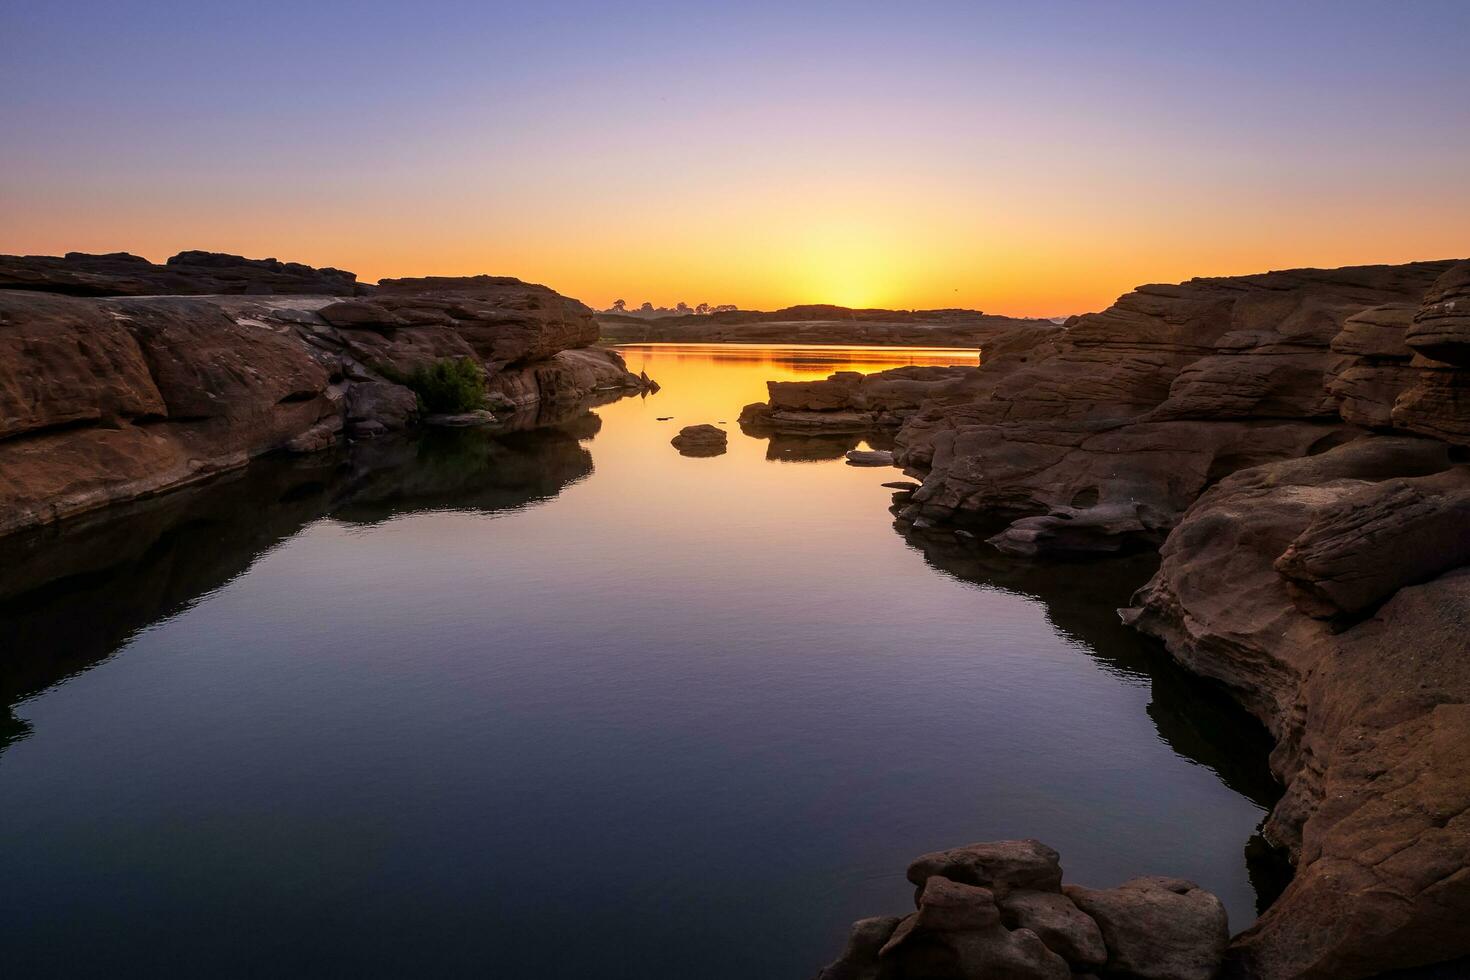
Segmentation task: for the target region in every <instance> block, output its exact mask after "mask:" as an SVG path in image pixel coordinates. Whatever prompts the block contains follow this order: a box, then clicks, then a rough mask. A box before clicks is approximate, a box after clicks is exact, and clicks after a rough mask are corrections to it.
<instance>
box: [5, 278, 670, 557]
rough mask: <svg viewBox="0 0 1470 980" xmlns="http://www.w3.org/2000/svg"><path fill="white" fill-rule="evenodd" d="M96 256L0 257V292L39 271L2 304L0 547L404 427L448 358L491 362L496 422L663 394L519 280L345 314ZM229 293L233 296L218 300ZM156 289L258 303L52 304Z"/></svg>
mask: <svg viewBox="0 0 1470 980" xmlns="http://www.w3.org/2000/svg"><path fill="white" fill-rule="evenodd" d="M94 258H95V257H87V256H81V257H77V256H69V257H67V258H64V259H46V260H41V259H36V260H34V261H32V260H30V259H27V260H26V261H25V262H22V263H19V265H16V264H15V263H12V265H11V266H7V265H6V264H5V262H6V261H7V260H6V259H5V258H4V257H0V283H4V282H6V281H7V280H6V279H5V274H6V273H5V270H6V269H11V271H12V272H15V269H17V268H18V269H21V270H22V271H24V270H32V271H34V270H36V269H39V270H40V271H39V272H35V274H34V275H31V273H30V272H27V273H26V275H28V276H30V278H27V279H26V280H25V283H24V284H25V285H26V287H27V288H26V289H25V290H24V291H22V290H9V291H7V290H4V289H0V534H5V533H9V532H12V531H16V530H19V529H23V528H26V527H31V526H34V525H37V524H45V523H48V522H51V521H55V520H59V519H62V518H66V517H69V516H72V515H75V514H80V513H83V512H86V511H88V510H92V509H94V508H97V507H101V506H104V505H107V504H112V503H117V502H120V501H126V500H132V499H135V498H137V497H140V496H145V495H149V494H154V493H159V492H162V491H165V490H170V489H174V488H177V487H181V486H185V485H188V484H190V483H193V482H197V481H199V480H202V479H205V478H208V477H211V476H213V475H215V474H217V473H220V472H222V471H225V470H229V469H233V468H235V467H239V466H242V465H244V464H245V463H246V462H248V461H249V460H251V459H253V458H255V457H258V456H261V455H263V454H266V453H270V452H274V451H282V450H283V451H288V452H295V453H304V452H315V451H319V450H322V449H326V448H329V447H331V446H333V445H335V444H337V442H338V441H339V439H340V437H341V436H342V435H343V434H344V433H345V434H346V435H347V436H348V437H349V438H352V439H365V438H374V437H378V436H383V435H386V434H389V433H392V432H396V431H402V430H404V429H407V428H410V427H412V426H414V425H416V424H417V423H418V421H419V410H418V408H419V406H418V404H417V399H416V397H415V395H414V393H413V392H412V391H410V390H409V389H408V388H406V387H404V386H402V385H401V384H399V383H398V382H400V381H402V380H404V376H406V375H408V374H411V373H412V372H413V371H414V370H415V369H416V368H420V367H424V366H427V365H429V364H431V363H434V362H436V361H440V360H443V359H446V358H450V359H458V358H467V359H469V360H471V361H473V362H475V363H476V364H478V365H480V367H481V368H482V369H483V371H484V372H485V375H486V394H487V397H488V400H489V401H490V403H491V405H492V407H493V408H494V409H495V410H496V411H497V412H498V413H499V414H500V415H501V416H503V417H505V418H506V419H507V420H510V421H512V423H513V424H514V425H517V426H519V425H521V424H523V420H524V418H526V417H532V418H534V417H536V416H537V415H539V414H542V413H543V411H547V410H548V409H549V407H551V406H555V407H556V410H560V409H563V408H567V407H575V406H577V405H579V404H581V403H582V402H584V401H585V400H586V399H588V398H589V397H591V396H593V395H594V394H601V393H607V392H618V393H626V392H629V391H649V390H653V389H654V388H655V386H654V385H653V383H652V382H651V381H649V379H647V378H646V377H639V376H635V375H633V374H631V373H629V372H628V370H627V367H626V365H625V364H624V363H623V361H622V358H621V357H620V356H619V355H618V354H617V353H616V352H613V351H608V350H601V349H594V348H588V347H587V345H588V344H590V343H591V342H592V341H594V340H596V337H597V334H596V323H595V322H594V321H593V319H592V317H591V313H590V311H589V310H587V308H586V307H584V306H582V304H580V303H578V302H576V301H575V300H571V299H567V298H566V297H564V296H560V295H558V294H557V293H555V292H553V291H552V290H550V289H547V288H546V287H544V286H536V285H530V284H526V283H522V282H520V281H519V280H516V279H505V278H494V277H489V276H477V277H472V278H466V279H415V280H391V281H389V282H388V283H387V284H385V286H384V287H383V289H382V290H381V291H380V295H379V296H377V297H375V298H372V299H369V298H365V297H358V298H353V299H349V300H342V299H340V298H339V297H340V296H341V295H342V294H343V290H341V289H336V290H335V292H334V293H333V294H332V295H320V293H322V292H324V291H326V290H327V287H333V288H335V287H334V286H333V284H334V283H335V284H340V283H341V282H346V283H348V284H349V285H350V284H351V276H350V274H345V273H343V274H338V273H335V272H334V271H333V270H325V271H319V270H313V269H309V268H308V267H306V266H296V265H294V264H288V263H279V262H275V260H261V261H259V262H256V261H247V260H243V259H238V257H235V256H216V255H210V254H207V253H184V254H183V255H180V256H175V258H174V259H171V260H170V262H169V265H168V267H167V275H164V274H163V273H161V272H159V270H160V269H162V268H164V267H157V266H152V265H151V264H149V263H147V262H145V261H143V260H141V259H137V258H136V257H134V256H106V257H102V259H98V260H97V261H93V259H94ZM242 263H243V265H242ZM12 267H13V268H12ZM118 269H121V270H122V271H123V272H127V273H129V274H134V273H136V276H137V277H139V278H137V279H136V281H134V280H128V281H126V282H123V281H122V280H120V279H118V278H117V276H120V275H121V274H122V273H121V272H116V270H118ZM241 269H243V270H245V271H244V272H241V271H240V270H241ZM47 270H50V271H49V272H48V271H47ZM57 270H61V271H57ZM68 270H69V271H68ZM86 270H91V271H86ZM98 270H101V271H98ZM108 270H112V271H108ZM200 270H202V271H200ZM62 272H66V276H63V275H62V274H61V273H62ZM104 272H106V273H107V275H113V276H114V277H113V278H112V279H108V278H107V276H104V275H103V273H104ZM53 273H54V274H53ZM84 273H85V275H86V276H91V277H92V278H90V279H86V281H85V282H83V283H81V285H79V284H78V283H79V282H80V280H76V278H75V277H76V276H81V275H83V274H84ZM114 273H116V275H114ZM237 273H238V274H239V275H240V276H244V277H245V278H243V279H233V278H231V277H234V276H236V274H237ZM15 275H20V272H15ZM67 276H71V277H72V278H67ZM342 276H345V277H346V278H345V279H342V278H340V277H342ZM99 277H100V278H99ZM150 277H151V278H150ZM191 277H192V278H191ZM251 277H254V278H251ZM323 277H325V278H323ZM225 281H228V283H235V284H236V285H238V286H240V288H235V289H229V290H224V289H217V288H216V287H219V286H220V284H221V282H225ZM228 283H227V284H228ZM84 286H85V288H83V287H84ZM266 286H270V288H266ZM277 286H279V287H281V288H279V289H278V288H276V287H277ZM288 286H289V287H290V288H286V287H288ZM317 286H320V287H321V288H318V289H316V292H317V293H318V295H277V296H270V295H265V294H267V293H271V292H277V293H300V292H308V291H310V290H309V289H308V287H313V288H314V287H317ZM247 287H248V288H247ZM257 287H258V288H257ZM297 287H300V288H297ZM164 289H175V290H178V291H184V292H199V291H209V290H214V291H223V292H234V293H236V294H248V295H226V296H210V297H208V298H180V297H170V296H149V297H146V298H128V297H126V296H124V297H118V298H106V299H82V298H76V297H75V296H65V295H56V293H57V292H62V293H66V292H70V293H88V292H112V293H130V292H137V291H161V290H164ZM48 291H49V292H50V294H49V295H48ZM351 292H353V290H352V289H347V290H346V293H348V294H350V293H351ZM552 414H554V411H553V412H552Z"/></svg>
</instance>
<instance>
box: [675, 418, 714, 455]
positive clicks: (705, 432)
mask: <svg viewBox="0 0 1470 980" xmlns="http://www.w3.org/2000/svg"><path fill="white" fill-rule="evenodd" d="M728 439H729V436H728V435H727V434H726V433H725V430H724V429H718V428H715V427H714V426H713V425H686V426H684V428H682V429H680V430H679V434H678V435H676V436H674V438H673V439H672V440H670V442H671V443H672V445H673V447H674V448H675V449H677V450H679V455H681V456H723V455H724V454H725V444H726V441H727V440H728Z"/></svg>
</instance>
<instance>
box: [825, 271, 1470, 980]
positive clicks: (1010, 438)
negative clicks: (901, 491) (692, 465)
mask: <svg viewBox="0 0 1470 980" xmlns="http://www.w3.org/2000/svg"><path fill="white" fill-rule="evenodd" d="M1467 287H1470V262H1429V263H1415V264H1412V265H1407V266H1397V267H1386V266H1373V267H1362V268H1351V269H1338V270H1296V271H1291V272H1278V273H1269V274H1266V275H1261V276H1247V277H1240V278H1233V279H1205V280H1193V281H1191V282H1188V283H1184V284H1182V285H1179V286H1147V287H1143V288H1141V289H1139V290H1136V291H1135V292H1133V293H1130V294H1129V295H1127V296H1125V297H1123V298H1122V299H1120V300H1119V301H1118V302H1117V303H1116V304H1115V305H1114V306H1113V307H1111V308H1109V309H1108V310H1106V311H1104V312H1102V313H1099V314H1093V315H1089V316H1084V317H1079V318H1075V319H1074V320H1073V321H1070V322H1069V324H1068V326H1067V330H1066V332H1065V333H1064V334H1063V335H1062V336H1061V337H1060V338H1058V339H1056V340H1053V341H1048V342H1047V343H1045V344H1041V345H1036V346H1034V347H1033V348H1031V349H1030V352H1029V354H1028V355H1027V361H1026V363H1024V364H1022V363H1019V362H1018V361H1017V360H1009V361H1008V359H1007V356H1006V355H1004V354H1002V355H1001V356H999V357H992V356H987V358H986V363H985V365H984V366H983V367H982V368H981V369H980V370H979V372H977V373H978V374H979V375H980V376H981V377H982V378H983V379H985V380H981V381H978V382H974V383H973V384H972V385H971V386H969V387H968V388H967V390H966V391H965V392H963V393H957V394H956V395H955V396H954V397H940V398H934V399H930V400H928V401H926V402H925V403H924V404H923V405H922V406H921V407H920V408H919V409H918V410H917V411H916V412H914V413H913V414H912V415H911V416H910V417H909V418H908V419H907V420H906V421H905V422H904V424H903V426H902V428H901V429H900V430H899V432H898V435H897V437H896V444H897V447H898V455H899V459H900V461H901V463H903V464H904V465H905V466H906V467H907V468H908V470H909V472H910V473H911V474H913V475H916V476H922V477H923V479H924V483H923V486H922V487H920V488H919V489H918V490H916V491H914V492H913V493H912V494H911V495H906V496H905V497H903V498H902V499H903V501H904V507H903V509H902V511H901V517H902V527H904V528H910V527H915V526H918V527H925V526H930V525H933V524H936V523H943V522H946V521H956V522H964V523H969V524H971V525H974V526H980V527H985V528H986V533H992V532H993V536H992V537H991V538H990V542H991V543H992V544H994V545H995V546H996V547H998V548H999V549H1000V550H1001V551H1003V552H1006V553H1010V554H1014V555H1038V554H1056V553H1070V552H1089V551H1091V552H1096V551H1111V550H1124V549H1127V548H1133V547H1136V548H1144V549H1148V548H1153V547H1158V548H1160V550H1161V555H1162V564H1161V565H1160V567H1159V569H1158V572H1157V574H1155V575H1154V577H1153V579H1152V580H1151V581H1150V582H1149V583H1148V584H1147V585H1146V586H1145V587H1144V588H1143V589H1141V590H1140V591H1139V592H1138V594H1137V595H1136V596H1135V597H1134V600H1133V603H1132V607H1131V608H1129V609H1127V610H1124V617H1125V621H1126V622H1128V623H1130V624H1132V625H1134V626H1136V627H1138V628H1139V629H1141V630H1143V631H1144V632H1146V633H1149V634H1151V635H1153V636H1156V637H1158V638H1159V639H1160V640H1162V641H1163V643H1164V644H1165V645H1166V647H1167V649H1168V651H1169V653H1170V654H1171V655H1172V656H1173V657H1175V658H1176V659H1177V660H1178V661H1179V662H1180V663H1181V664H1183V665H1184V666H1185V667H1187V668H1188V669H1189V670H1191V671H1193V672H1195V673H1197V674H1200V675H1203V676H1205V677H1209V678H1213V679H1215V680H1217V681H1220V682H1221V683H1223V684H1224V685H1225V687H1226V689H1227V690H1229V691H1230V692H1231V693H1232V694H1233V696H1234V697H1235V698H1237V699H1238V700H1239V701H1240V703H1241V704H1243V705H1244V706H1245V707H1246V708H1247V709H1248V710H1250V711H1251V712H1252V713H1254V714H1255V715H1256V716H1257V717H1259V718H1260V719H1261V720H1262V721H1263V722H1264V723H1265V724H1266V725H1267V727H1268V728H1269V729H1270V731H1271V733H1272V735H1273V736H1274V737H1275V738H1276V740H1277V747H1276V749H1275V751H1274V752H1273V754H1272V759H1271V766H1272V770H1273V772H1274V773H1275V775H1276V776H1277V778H1278V779H1280V780H1281V781H1282V782H1283V783H1284V784H1285V785H1286V792H1285V794H1284V795H1283V796H1282V797H1281V799H1280V801H1279V802H1278V803H1277V804H1276V805H1275V807H1274V809H1273V810H1272V813H1271V816H1270V819H1269V820H1268V822H1267V824H1266V826H1265V828H1264V831H1263V833H1264V835H1265V836H1266V838H1267V839H1268V840H1269V841H1270V842H1271V843H1272V844H1274V845H1277V846H1280V847H1283V848H1285V849H1287V850H1288V851H1289V853H1290V854H1291V855H1292V857H1293V858H1294V860H1295V863H1296V865H1297V871H1296V874H1295V877H1294V878H1293V880H1292V881H1291V883H1290V885H1289V886H1288V887H1287V888H1286V889H1285V891H1284V892H1283V893H1282V894H1281V897H1280V898H1279V900H1277V901H1276V902H1275V903H1274V904H1273V905H1271V907H1270V908H1269V909H1267V910H1266V912H1265V914H1264V915H1263V916H1262V917H1261V919H1260V920H1259V921H1258V922H1257V923H1256V924H1255V925H1254V926H1253V927H1252V928H1251V929H1249V930H1247V931H1246V932H1244V933H1242V934H1241V935H1240V936H1237V937H1236V938H1235V939H1234V940H1233V942H1232V944H1231V947H1230V952H1229V955H1228V962H1229V968H1230V970H1231V971H1232V975H1238V976H1243V977H1264V978H1273V980H1274V978H1303V980H1305V978H1312V980H1327V978H1348V980H1350V978H1359V977H1370V976H1375V975H1377V974H1380V973H1386V972H1387V971H1397V970H1408V971H1413V970H1414V969H1415V968H1418V967H1421V966H1426V965H1429V964H1435V963H1440V962H1445V961H1451V960H1454V961H1455V962H1457V963H1462V964H1463V963H1464V962H1466V961H1465V960H1462V959H1459V958H1461V957H1465V956H1467V954H1470V929H1466V928H1465V923H1466V922H1470V816H1467V814H1470V753H1467V752H1466V751H1465V746H1466V745H1470V728H1467V727H1466V726H1467V720H1470V714H1467V709H1466V705H1467V704H1470V657H1467V656H1466V651H1467V649H1470V646H1467V640H1466V637H1467V636H1470V567H1467V563H1470V510H1467V507H1470V453H1467V447H1470V395H1467V392H1470V358H1467V355H1466V353H1465V352H1466V350H1467V348H1466V346H1465V337H1464V330H1463V327H1464V323H1465V318H1464V314H1465V311H1466V302H1467V293H1466V291H1467ZM834 380H836V379H834ZM1451 746H1455V747H1456V748H1453V749H1452V748H1451ZM1166 890H1167V889H1166ZM1104 932H1105V933H1106V932H1107V929H1106V928H1105V929H1104ZM1109 948H1110V952H1111V951H1112V949H1113V947H1112V946H1111V945H1110V947H1109ZM1151 955H1152V954H1151ZM1160 955H1162V954H1160ZM1129 962H1130V963H1131V964H1132V965H1129V966H1128V967H1127V968H1126V970H1125V969H1124V967H1123V966H1122V965H1121V960H1120V961H1118V962H1117V963H1113V961H1111V960H1110V964H1112V965H1110V967H1109V969H1114V968H1116V969H1119V970H1124V974H1126V975H1129V976H1139V975H1148V974H1147V973H1146V972H1144V971H1145V966H1144V961H1143V960H1141V959H1135V958H1132V957H1129ZM1164 962H1172V961H1169V960H1165V961H1164ZM1181 969H1182V968H1181ZM1166 975H1173V974H1166ZM1394 975H1396V976H1397V975H1399V974H1397V973H1395V974H1394ZM1402 975H1403V976H1405V977H1407V976H1411V975H1417V974H1415V973H1413V972H1406V973H1403V974H1402ZM1423 975H1425V976H1432V975H1434V973H1433V972H1432V970H1431V971H1430V972H1427V973H1425V974H1423ZM1450 975H1454V974H1453V971H1452V972H1451V974H1450Z"/></svg>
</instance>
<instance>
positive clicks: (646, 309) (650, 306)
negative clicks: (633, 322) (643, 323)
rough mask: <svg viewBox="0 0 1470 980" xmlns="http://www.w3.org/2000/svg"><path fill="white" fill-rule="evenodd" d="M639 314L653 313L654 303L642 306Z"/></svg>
mask: <svg viewBox="0 0 1470 980" xmlns="http://www.w3.org/2000/svg"><path fill="white" fill-rule="evenodd" d="M638 312H639V313H652V312H653V304H652V303H644V304H643V305H642V306H640V307H638Z"/></svg>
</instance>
